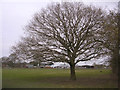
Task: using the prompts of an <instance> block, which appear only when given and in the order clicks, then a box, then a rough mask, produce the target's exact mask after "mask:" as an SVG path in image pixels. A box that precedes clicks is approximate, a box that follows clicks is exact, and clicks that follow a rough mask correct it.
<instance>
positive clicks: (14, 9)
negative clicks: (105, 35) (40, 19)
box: [0, 0, 118, 57]
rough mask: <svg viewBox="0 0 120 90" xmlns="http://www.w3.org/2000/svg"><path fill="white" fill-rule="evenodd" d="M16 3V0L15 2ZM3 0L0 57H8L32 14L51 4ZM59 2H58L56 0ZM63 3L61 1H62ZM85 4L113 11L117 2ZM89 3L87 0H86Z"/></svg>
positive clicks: (0, 5)
mask: <svg viewBox="0 0 120 90" xmlns="http://www.w3.org/2000/svg"><path fill="white" fill-rule="evenodd" d="M16 1H17V0H16ZM16 1H15V0H5V1H2V2H1V4H0V8H1V9H0V11H1V12H0V14H1V16H0V21H1V22H0V25H1V30H0V33H1V35H0V42H1V44H0V51H2V52H1V53H0V57H2V56H8V55H9V54H10V48H11V46H13V45H15V43H17V42H18V41H19V40H20V38H21V37H22V36H23V35H24V30H23V28H24V26H25V25H27V24H28V22H29V21H30V20H31V19H32V16H33V15H34V13H36V12H37V11H39V10H40V9H41V8H44V7H46V6H47V4H50V3H51V2H48V1H47V0H45V1H44V2H42V1H41V0H40V2H38V1H36V0H18V1H17V2H16ZM57 1H59V0H57ZM62 1H63V0H62ZM85 1H86V2H85V3H86V4H93V5H96V6H100V7H102V8H103V9H113V8H115V7H116V6H117V1H118V0H114V3H113V2H112V1H111V2H92V1H91V0H90V1H91V2H87V0H85ZM88 1H89V0H88Z"/></svg>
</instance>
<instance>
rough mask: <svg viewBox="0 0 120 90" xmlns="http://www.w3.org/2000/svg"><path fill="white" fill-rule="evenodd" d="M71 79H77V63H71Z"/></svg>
mask: <svg viewBox="0 0 120 90" xmlns="http://www.w3.org/2000/svg"><path fill="white" fill-rule="evenodd" d="M70 80H76V75H75V65H70Z"/></svg>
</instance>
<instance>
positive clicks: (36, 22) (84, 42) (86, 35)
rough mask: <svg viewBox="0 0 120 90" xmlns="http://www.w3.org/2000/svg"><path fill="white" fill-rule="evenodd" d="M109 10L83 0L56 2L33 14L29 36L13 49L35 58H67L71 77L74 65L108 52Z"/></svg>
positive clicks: (71, 77) (61, 60)
mask: <svg viewBox="0 0 120 90" xmlns="http://www.w3.org/2000/svg"><path fill="white" fill-rule="evenodd" d="M107 19H108V18H107V14H106V13H105V12H104V11H103V10H101V9H100V8H96V7H93V6H86V5H84V4H82V3H70V2H67V3H66V2H64V3H61V4H59V3H56V4H53V5H51V6H48V7H47V8H46V9H42V11H41V12H38V13H36V14H35V15H34V17H33V19H32V20H31V22H30V23H29V25H27V26H26V28H25V29H26V32H28V36H27V37H25V38H24V40H23V41H22V42H20V43H19V44H18V45H17V46H15V47H13V51H15V52H17V51H18V52H17V53H21V54H20V55H21V56H25V57H31V58H33V59H36V60H41V59H40V58H42V59H43V60H45V61H58V62H67V63H68V64H69V65H70V72H71V74H70V75H71V76H70V79H71V80H76V75H75V65H76V64H77V63H78V62H80V61H88V60H91V59H94V58H97V57H100V56H101V55H104V54H106V53H108V52H109V50H108V48H106V47H105V44H104V42H105V40H104V38H103V35H104V33H105V27H104V24H105V23H106V22H107Z"/></svg>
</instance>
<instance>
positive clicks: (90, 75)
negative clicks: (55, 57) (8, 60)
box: [2, 68, 117, 88]
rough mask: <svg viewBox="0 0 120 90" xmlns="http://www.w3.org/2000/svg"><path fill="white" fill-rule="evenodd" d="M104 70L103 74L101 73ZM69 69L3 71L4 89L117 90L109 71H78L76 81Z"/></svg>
mask: <svg viewBox="0 0 120 90" xmlns="http://www.w3.org/2000/svg"><path fill="white" fill-rule="evenodd" d="M101 70H102V72H100V71H101ZM69 75H70V73H69V69H42V68H40V69H3V70H2V77H3V78H2V86H3V88H116V87H117V80H116V79H114V78H112V77H111V71H110V70H107V69H78V70H76V76H77V80H76V81H70V80H69Z"/></svg>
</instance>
